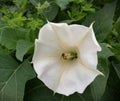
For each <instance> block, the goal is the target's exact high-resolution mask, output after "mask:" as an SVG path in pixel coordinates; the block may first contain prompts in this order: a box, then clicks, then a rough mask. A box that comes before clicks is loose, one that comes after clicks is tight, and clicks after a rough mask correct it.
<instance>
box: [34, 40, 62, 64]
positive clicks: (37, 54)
mask: <svg viewBox="0 0 120 101" xmlns="http://www.w3.org/2000/svg"><path fill="white" fill-rule="evenodd" d="M61 51H62V50H61V48H60V47H58V46H56V45H54V44H50V43H47V42H42V41H41V40H36V41H35V50H34V55H33V60H32V62H33V63H34V62H36V61H38V62H40V61H41V59H45V58H51V57H59V55H60V53H61Z"/></svg>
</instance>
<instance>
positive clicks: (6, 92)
mask: <svg viewBox="0 0 120 101" xmlns="http://www.w3.org/2000/svg"><path fill="white" fill-rule="evenodd" d="M21 73H22V74H21ZM0 74H1V76H0V101H22V100H23V96H24V87H25V83H26V81H27V80H29V79H32V78H34V77H35V73H34V71H33V68H32V66H31V65H30V63H29V62H28V61H27V60H26V61H24V62H23V63H22V64H18V63H17V61H16V60H15V59H13V58H12V57H11V56H9V55H5V54H0Z"/></svg>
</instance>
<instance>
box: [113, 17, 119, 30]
mask: <svg viewBox="0 0 120 101" xmlns="http://www.w3.org/2000/svg"><path fill="white" fill-rule="evenodd" d="M114 28H115V29H116V31H117V32H120V17H119V18H118V19H117V21H116V23H115V25H114Z"/></svg>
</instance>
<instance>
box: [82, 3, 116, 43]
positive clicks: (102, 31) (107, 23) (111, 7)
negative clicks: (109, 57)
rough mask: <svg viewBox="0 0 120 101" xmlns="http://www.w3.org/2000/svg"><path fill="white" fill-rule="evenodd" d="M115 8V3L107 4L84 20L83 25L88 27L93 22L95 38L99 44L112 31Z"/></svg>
mask: <svg viewBox="0 0 120 101" xmlns="http://www.w3.org/2000/svg"><path fill="white" fill-rule="evenodd" d="M115 7H116V2H113V3H110V4H107V5H105V6H104V7H103V8H102V9H101V10H99V11H98V12H96V13H94V14H90V15H88V16H87V18H86V20H85V21H84V22H83V24H84V25H90V24H91V23H92V22H93V21H95V24H94V30H95V33H96V37H97V39H98V40H99V41H100V42H102V41H103V40H104V39H105V38H106V36H107V35H108V34H109V33H110V32H111V31H112V27H113V25H112V24H113V16H114V12H115Z"/></svg>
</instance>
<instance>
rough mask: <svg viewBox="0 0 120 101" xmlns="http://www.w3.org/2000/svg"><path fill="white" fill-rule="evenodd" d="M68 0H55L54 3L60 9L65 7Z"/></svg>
mask: <svg viewBox="0 0 120 101" xmlns="http://www.w3.org/2000/svg"><path fill="white" fill-rule="evenodd" d="M69 2H70V0H56V3H57V4H58V6H59V7H60V8H61V10H64V9H66V8H67V5H68V4H69Z"/></svg>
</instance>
